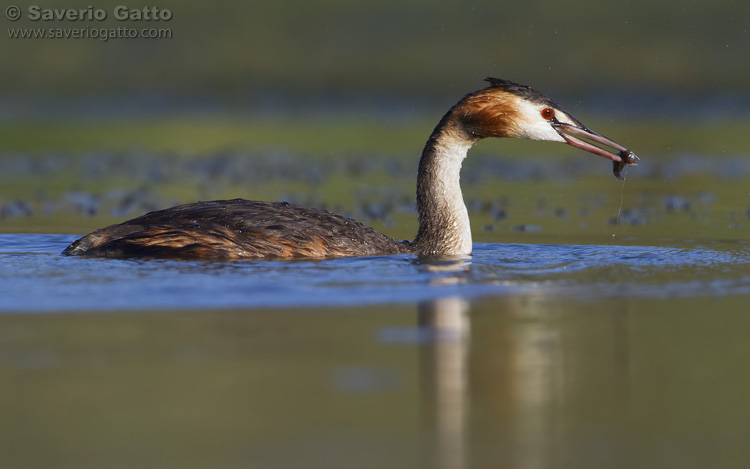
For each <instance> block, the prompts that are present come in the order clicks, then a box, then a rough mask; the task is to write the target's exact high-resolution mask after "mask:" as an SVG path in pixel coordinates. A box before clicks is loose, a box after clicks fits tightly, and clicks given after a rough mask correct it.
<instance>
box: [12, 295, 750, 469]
mask: <svg viewBox="0 0 750 469" xmlns="http://www.w3.org/2000/svg"><path fill="white" fill-rule="evenodd" d="M746 300H747V299H746V297H735V296H729V297H723V298H690V299H671V300H669V301H666V302H665V301H663V300H654V299H635V300H631V299H628V298H607V299H599V300H591V301H586V300H585V299H576V300H565V299H562V298H559V297H555V295H550V296H548V295H545V294H544V292H543V291H540V292H539V293H538V294H529V295H521V296H515V297H494V298H493V297H489V298H484V299H480V300H476V301H474V302H467V301H464V300H461V299H456V298H448V299H443V300H439V301H433V302H431V303H425V304H422V305H420V306H419V307H417V306H383V307H352V308H325V309H321V308H317V309H312V310H311V309H280V310H262V309H261V310H257V309H256V310H234V311H226V310H225V311H198V312H178V311H172V312H162V313H154V312H143V313H129V314H118V313H110V314H103V315H102V314H66V315H55V314H52V315H31V316H28V315H2V316H0V331H2V332H0V344H1V347H2V348H1V349H0V350H2V354H1V355H0V370H1V373H0V389H1V390H2V391H0V394H1V395H2V400H0V413H1V414H2V415H3V419H2V422H3V423H2V425H0V442H2V443H0V454H1V455H2V456H0V458H1V459H2V463H3V466H4V467H27V468H34V467H59V468H67V467H70V468H74V467H75V468H80V467H196V468H197V467H266V468H290V467H305V468H311V467H320V468H352V467H357V468H369V467H372V468H379V467H446V468H462V467H519V468H525V467H578V468H589V467H590V468H600V467H623V468H626V467H627V468H630V467H642V468H652V467H653V468H663V467H685V468H688V467H695V468H703V467H723V468H733V467H738V468H739V467H746V465H747V463H748V461H750V450H748V448H747V445H746V444H745V441H746V437H747V434H748V430H750V423H749V422H750V405H748V400H747V396H748V394H750V375H749V374H748V373H747V371H746V370H747V366H746V362H747V356H748V353H750V345H748V342H747V341H746V340H745V336H746V334H747V330H748V328H749V327H750V317H748V315H747V306H746ZM418 325H421V327H420V328H417V326H418Z"/></svg>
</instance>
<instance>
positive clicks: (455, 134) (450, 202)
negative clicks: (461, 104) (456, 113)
mask: <svg viewBox="0 0 750 469" xmlns="http://www.w3.org/2000/svg"><path fill="white" fill-rule="evenodd" d="M476 140H477V138H475V137H473V136H470V135H467V134H466V133H464V132H463V131H461V130H460V129H457V128H456V126H455V125H453V123H452V121H451V120H447V119H444V120H443V121H441V123H440V124H439V125H438V127H437V128H436V129H435V131H434V132H433V133H432V135H431V136H430V139H429V140H428V141H427V145H426V146H425V149H424V152H423V153H422V158H421V160H420V161H419V174H418V176H417V210H418V211H419V233H417V237H416V238H415V240H414V243H413V245H414V248H415V250H416V251H417V253H418V254H421V255H468V254H471V250H472V243H471V226H470V224H469V213H468V212H467V210H466V205H465V204H464V200H463V196H462V194H461V185H460V182H459V179H460V172H461V163H462V162H463V160H464V158H466V154H467V152H468V151H469V148H471V146H472V145H473V144H474V142H476Z"/></svg>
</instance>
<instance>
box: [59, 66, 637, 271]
mask: <svg viewBox="0 0 750 469" xmlns="http://www.w3.org/2000/svg"><path fill="white" fill-rule="evenodd" d="M487 81H489V82H490V86H489V87H487V88H484V89H481V90H479V91H476V92H474V93H470V94H468V95H466V96H464V98H462V99H461V100H460V101H459V102H458V103H457V104H456V105H454V106H453V107H452V108H451V109H450V110H449V111H448V112H447V113H446V114H445V116H443V118H442V119H441V120H440V122H439V123H438V125H437V127H435V130H434V131H433V132H432V134H431V135H430V138H429V139H428V140H427V144H426V145H425V148H424V151H423V152H422V157H421V159H420V161H419V167H418V172H417V210H418V212H419V232H418V233H417V236H416V238H415V239H414V241H412V242H408V241H402V242H400V241H396V240H394V239H392V238H389V237H388V236H386V235H383V234H381V233H378V232H377V231H375V230H373V229H372V228H369V227H367V226H365V225H363V224H361V223H359V222H357V221H354V220H352V219H349V218H346V217H342V216H340V215H336V214H333V213H331V212H327V211H325V210H319V209H314V208H304V207H299V206H296V205H290V204H287V203H272V202H253V201H248V200H243V199H234V200H217V201H211V202H198V203H193V204H186V205H180V206H177V207H172V208H169V209H165V210H159V211H156V212H151V213H148V214H146V215H143V216H141V217H138V218H135V219H133V220H130V221H126V222H124V223H121V224H118V225H112V226H109V227H106V228H103V229H100V230H97V231H94V232H93V233H91V234H89V235H87V236H84V237H83V238H81V239H79V240H77V241H75V242H74V243H73V244H71V245H70V246H68V248H67V249H65V251H63V254H65V255H71V256H97V257H136V256H146V257H167V258H183V259H252V258H283V259H290V258H324V257H340V256H371V255H388V254H402V253H409V254H417V255H439V256H456V255H458V256H462V255H468V254H470V253H471V229H470V226H469V216H468V213H467V211H466V206H465V205H464V203H463V198H462V196H461V187H460V184H459V173H460V169H461V163H462V162H463V159H464V158H465V157H466V154H467V152H468V150H469V148H471V146H472V145H473V144H474V143H476V142H477V141H478V140H480V139H482V138H487V137H500V138H526V139H531V140H549V141H556V142H563V143H567V144H569V145H572V146H574V147H577V148H580V149H583V150H586V151H589V152H591V153H594V154H596V155H599V156H602V157H605V158H608V159H610V160H612V161H614V162H615V164H616V165H617V166H616V168H621V166H622V165H625V164H635V161H636V159H637V157H635V155H634V154H633V153H632V152H630V150H627V149H626V148H625V147H623V146H622V145H619V144H618V143H615V142H613V141H612V140H610V139H608V138H606V137H603V136H602V135H600V134H598V133H596V132H593V131H592V130H589V129H588V128H586V127H585V126H584V125H583V124H581V123H580V122H579V121H578V120H577V119H575V118H574V117H573V116H571V115H570V114H568V113H567V112H565V111H564V110H563V109H562V108H561V107H560V106H558V105H557V104H556V103H555V102H553V101H552V100H550V99H549V98H547V97H546V96H544V95H543V94H542V93H540V92H538V91H536V90H534V89H532V88H529V87H528V86H523V85H519V84H516V83H513V82H510V81H506V80H500V79H497V78H488V79H487ZM578 137H583V138H585V139H588V140H591V141H594V142H596V143H599V144H600V146H594V145H592V144H590V143H589V142H587V141H583V140H580V139H579V138H578ZM601 146H606V147H608V148H611V149H614V150H618V151H617V152H614V151H608V150H607V149H604V148H602V147H601ZM623 155H628V157H627V158H623ZM617 173H618V171H616V174H617Z"/></svg>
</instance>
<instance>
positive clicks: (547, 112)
mask: <svg viewBox="0 0 750 469" xmlns="http://www.w3.org/2000/svg"><path fill="white" fill-rule="evenodd" d="M542 117H544V118H545V119H547V120H550V119H552V118H553V117H555V110H554V109H552V108H551V107H546V108H544V109H542Z"/></svg>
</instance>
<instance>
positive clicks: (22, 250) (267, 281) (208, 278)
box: [0, 234, 750, 312]
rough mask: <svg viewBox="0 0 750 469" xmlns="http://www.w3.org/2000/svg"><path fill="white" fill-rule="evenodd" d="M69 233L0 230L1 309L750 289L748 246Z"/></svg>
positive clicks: (327, 302)
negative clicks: (225, 241)
mask: <svg viewBox="0 0 750 469" xmlns="http://www.w3.org/2000/svg"><path fill="white" fill-rule="evenodd" d="M75 238H76V236H72V235H46V234H39V235H27V234H23V235H20V234H3V235H0V311H3V312H74V311H116V310H164V309H167V310H185V309H207V308H212V309H217V308H218V309H221V308H256V307H293V306H326V305H366V304H388V303H411V302H418V301H424V300H431V299H436V298H441V297H448V296H461V297H465V298H470V299H471V298H477V297H482V296H489V295H501V296H503V295H528V294H535V293H544V294H545V295H546V296H548V297H549V296H550V295H557V296H560V297H568V298H580V299H594V298H603V297H605V298H606V297H613V298H615V297H631V298H632V297H644V298H676V297H695V296H725V295H736V294H748V293H750V246H748V245H747V244H743V243H735V244H731V245H715V246H700V245H689V244H687V245H686V244H684V243H683V244H682V245H680V246H679V247H669V246H617V245H611V246H588V245H585V246H580V245H534V244H482V243H477V244H475V247H474V253H473V254H472V256H470V257H468V258H466V259H464V260H461V261H451V262H448V261H443V262H426V261H421V260H419V259H417V258H416V257H414V256H408V255H397V256H381V257H365V258H340V259H327V260H319V261H291V262H290V261H257V260H254V261H242V262H202V261H201V262H198V261H175V260H153V259H151V260H137V259H134V260H115V259H87V258H80V257H65V256H61V255H60V252H61V251H62V250H63V249H64V248H65V247H66V246H67V245H68V244H69V243H70V242H71V241H73V240H74V239H75Z"/></svg>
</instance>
